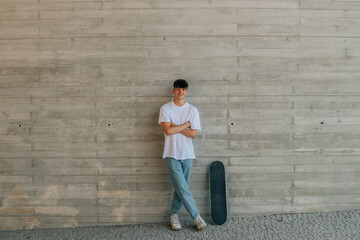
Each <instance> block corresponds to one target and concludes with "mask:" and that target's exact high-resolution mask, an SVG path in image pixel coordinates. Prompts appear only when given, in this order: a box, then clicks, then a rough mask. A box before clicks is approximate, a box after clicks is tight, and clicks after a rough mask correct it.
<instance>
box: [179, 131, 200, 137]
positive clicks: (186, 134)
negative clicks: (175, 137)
mask: <svg viewBox="0 0 360 240" xmlns="http://www.w3.org/2000/svg"><path fill="white" fill-rule="evenodd" d="M180 133H181V134H183V135H185V136H187V137H190V138H195V137H196V132H194V131H193V130H191V129H184V130H182V131H181V132H180Z"/></svg>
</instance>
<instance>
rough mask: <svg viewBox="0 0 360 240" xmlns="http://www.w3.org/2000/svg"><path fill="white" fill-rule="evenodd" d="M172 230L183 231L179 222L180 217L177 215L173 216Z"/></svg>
mask: <svg viewBox="0 0 360 240" xmlns="http://www.w3.org/2000/svg"><path fill="white" fill-rule="evenodd" d="M170 221H171V229H172V230H174V231H178V230H180V229H181V224H180V221H179V216H178V215H177V214H174V215H171V220H170Z"/></svg>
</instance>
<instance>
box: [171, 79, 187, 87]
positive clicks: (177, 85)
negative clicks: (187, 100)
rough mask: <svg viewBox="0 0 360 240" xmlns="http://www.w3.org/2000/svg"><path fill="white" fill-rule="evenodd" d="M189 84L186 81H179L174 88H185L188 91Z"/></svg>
mask: <svg viewBox="0 0 360 240" xmlns="http://www.w3.org/2000/svg"><path fill="white" fill-rule="evenodd" d="M188 86H189V84H188V83H187V81H185V80H184V79H178V80H176V81H175V82H174V88H185V89H187V88H188Z"/></svg>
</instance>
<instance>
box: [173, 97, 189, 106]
mask: <svg viewBox="0 0 360 240" xmlns="http://www.w3.org/2000/svg"><path fill="white" fill-rule="evenodd" d="M174 103H175V105H176V106H179V107H181V106H184V105H185V103H186V101H185V99H182V100H178V99H176V98H174Z"/></svg>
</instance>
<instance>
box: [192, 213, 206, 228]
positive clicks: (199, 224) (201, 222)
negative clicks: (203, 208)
mask: <svg viewBox="0 0 360 240" xmlns="http://www.w3.org/2000/svg"><path fill="white" fill-rule="evenodd" d="M194 223H195V225H196V227H197V229H198V230H199V231H201V230H203V229H204V228H206V227H207V224H206V222H205V221H204V219H202V218H201V217H200V216H198V217H196V218H194Z"/></svg>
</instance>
